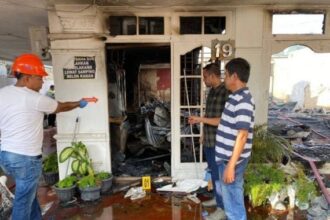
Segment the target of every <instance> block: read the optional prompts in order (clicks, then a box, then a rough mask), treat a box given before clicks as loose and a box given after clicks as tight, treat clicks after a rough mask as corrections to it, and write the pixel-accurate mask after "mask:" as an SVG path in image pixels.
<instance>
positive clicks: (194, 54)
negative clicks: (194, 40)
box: [181, 47, 203, 76]
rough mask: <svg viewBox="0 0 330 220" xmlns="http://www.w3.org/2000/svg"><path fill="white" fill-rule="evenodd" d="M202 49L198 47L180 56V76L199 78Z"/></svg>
mask: <svg viewBox="0 0 330 220" xmlns="http://www.w3.org/2000/svg"><path fill="white" fill-rule="evenodd" d="M202 52H203V50H202V47H198V48H196V49H194V50H192V51H190V52H188V53H186V54H185V55H182V56H181V76H189V75H198V76H201V74H202V72H201V57H202Z"/></svg>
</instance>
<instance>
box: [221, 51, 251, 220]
mask: <svg viewBox="0 0 330 220" xmlns="http://www.w3.org/2000/svg"><path fill="white" fill-rule="evenodd" d="M225 69H226V73H225V85H226V88H227V89H228V90H229V91H231V92H232V94H231V95H230V96H229V99H228V101H227V102H226V105H225V109H224V111H223V113H222V116H221V120H220V124H219V126H218V129H217V134H216V147H215V151H216V152H215V157H216V158H215V159H216V162H217V164H218V168H219V176H220V188H221V194H222V197H223V203H224V209H225V213H226V216H227V218H228V219H229V220H245V219H246V210H245V206H244V194H243V193H244V189H243V183H244V179H243V175H244V171H245V168H246V166H247V163H248V161H249V158H250V155H251V148H252V137H253V126H254V117H255V116H254V114H255V105H254V100H253V98H252V95H251V93H250V91H249V89H248V88H247V87H246V84H247V82H248V80H249V75H250V64H249V63H248V62H247V61H246V60H245V59H243V58H235V59H232V60H230V61H229V62H228V63H227V64H226V66H225Z"/></svg>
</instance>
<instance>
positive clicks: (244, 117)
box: [215, 87, 255, 163]
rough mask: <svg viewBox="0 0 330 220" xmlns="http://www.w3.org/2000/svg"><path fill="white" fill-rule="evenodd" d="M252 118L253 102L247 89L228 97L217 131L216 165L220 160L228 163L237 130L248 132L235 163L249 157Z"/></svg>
mask: <svg viewBox="0 0 330 220" xmlns="http://www.w3.org/2000/svg"><path fill="white" fill-rule="evenodd" d="M254 117H255V105H254V100H253V98H252V95H251V93H250V91H249V89H248V88H247V87H244V88H241V89H239V90H237V91H235V92H234V93H232V94H231V95H229V99H228V101H227V102H226V105H225V109H224V111H223V113H222V116H221V120H220V124H219V125H218V129H217V135H216V144H215V159H216V162H217V163H219V162H220V161H221V160H223V161H229V159H230V158H231V156H232V153H233V149H234V145H235V141H236V137H237V134H238V131H239V130H248V131H249V134H248V138H247V141H246V143H245V145H244V149H243V151H242V154H241V155H240V158H239V159H238V161H237V163H240V162H242V161H243V160H244V159H245V158H249V157H250V156H251V149H252V137H253V126H254Z"/></svg>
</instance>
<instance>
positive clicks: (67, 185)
mask: <svg viewBox="0 0 330 220" xmlns="http://www.w3.org/2000/svg"><path fill="white" fill-rule="evenodd" d="M76 182H77V177H75V176H67V177H65V178H64V179H62V180H61V181H59V182H58V183H56V184H55V185H54V189H55V192H56V194H57V196H58V198H59V200H60V202H68V201H71V200H72V198H73V196H74V193H75V188H76Z"/></svg>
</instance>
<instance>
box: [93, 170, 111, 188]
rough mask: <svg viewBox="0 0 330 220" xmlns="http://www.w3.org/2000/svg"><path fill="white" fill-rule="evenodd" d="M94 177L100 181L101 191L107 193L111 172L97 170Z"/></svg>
mask: <svg viewBox="0 0 330 220" xmlns="http://www.w3.org/2000/svg"><path fill="white" fill-rule="evenodd" d="M95 177H96V179H97V180H100V181H101V193H107V192H108V191H109V190H110V188H111V186H112V179H113V177H112V174H111V173H109V172H104V171H103V172H99V173H97V174H96V176H95Z"/></svg>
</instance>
